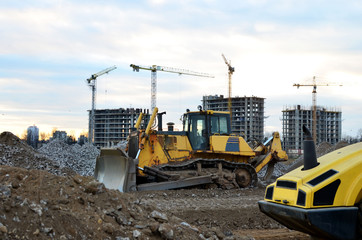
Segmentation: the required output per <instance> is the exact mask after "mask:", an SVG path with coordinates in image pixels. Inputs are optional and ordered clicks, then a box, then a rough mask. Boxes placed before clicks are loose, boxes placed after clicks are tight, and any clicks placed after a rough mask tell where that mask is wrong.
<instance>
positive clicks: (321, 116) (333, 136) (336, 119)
mask: <svg viewBox="0 0 362 240" xmlns="http://www.w3.org/2000/svg"><path fill="white" fill-rule="evenodd" d="M282 112H283V119H282V121H283V148H284V149H286V150H288V151H289V152H293V151H297V152H300V150H302V149H303V140H304V138H303V125H306V127H308V128H309V129H310V131H311V132H312V126H313V108H312V107H311V108H304V107H301V106H300V105H297V106H294V107H286V108H284V110H283V111H282ZM316 126H317V128H316V129H317V131H316V132H317V136H316V144H320V143H322V142H328V143H330V144H332V145H334V144H336V143H337V142H339V141H340V140H341V135H342V112H341V111H339V110H336V109H327V108H325V107H321V106H318V107H317V122H316Z"/></svg>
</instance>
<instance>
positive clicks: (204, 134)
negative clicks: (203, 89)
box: [183, 111, 231, 150]
mask: <svg viewBox="0 0 362 240" xmlns="http://www.w3.org/2000/svg"><path fill="white" fill-rule="evenodd" d="M183 127H184V129H183V130H184V131H185V132H186V134H187V136H188V138H189V141H190V143H191V146H192V149H193V150H210V142H209V141H210V136H212V135H230V131H231V129H230V115H229V114H228V113H223V112H214V111H199V112H187V113H185V114H184V117H183Z"/></svg>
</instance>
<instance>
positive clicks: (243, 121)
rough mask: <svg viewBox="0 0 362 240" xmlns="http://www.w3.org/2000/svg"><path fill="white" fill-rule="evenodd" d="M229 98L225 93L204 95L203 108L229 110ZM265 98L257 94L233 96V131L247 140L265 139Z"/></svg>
mask: <svg viewBox="0 0 362 240" xmlns="http://www.w3.org/2000/svg"><path fill="white" fill-rule="evenodd" d="M228 100H229V99H228V98H227V97H226V98H224V96H223V95H220V96H219V95H209V96H203V98H202V103H203V109H205V110H215V111H229V109H228ZM264 100H265V98H260V97H255V96H252V97H233V98H231V111H232V125H231V131H232V133H235V134H240V135H242V136H244V137H245V138H246V140H258V141H262V140H263V139H264Z"/></svg>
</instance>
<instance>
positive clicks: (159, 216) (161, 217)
mask: <svg viewBox="0 0 362 240" xmlns="http://www.w3.org/2000/svg"><path fill="white" fill-rule="evenodd" d="M150 216H151V217H152V218H154V219H155V220H157V221H159V222H161V223H163V222H167V221H168V218H167V216H166V214H163V213H160V212H158V211H156V210H154V211H153V212H151V214H150Z"/></svg>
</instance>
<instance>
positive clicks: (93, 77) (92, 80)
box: [87, 66, 117, 143]
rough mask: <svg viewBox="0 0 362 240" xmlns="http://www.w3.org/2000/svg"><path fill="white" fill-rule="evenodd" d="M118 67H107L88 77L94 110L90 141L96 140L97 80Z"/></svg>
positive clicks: (91, 118)
mask: <svg viewBox="0 0 362 240" xmlns="http://www.w3.org/2000/svg"><path fill="white" fill-rule="evenodd" d="M116 68H117V67H116V66H113V67H109V68H106V69H104V70H102V71H100V72H98V73H95V74H92V75H91V77H90V78H88V79H87V82H88V86H89V87H91V89H92V110H91V116H90V124H89V132H88V141H89V142H90V143H93V141H94V110H95V107H96V91H97V84H96V80H97V78H98V77H99V76H102V75H103V74H106V73H109V72H110V71H112V70H114V69H116Z"/></svg>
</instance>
